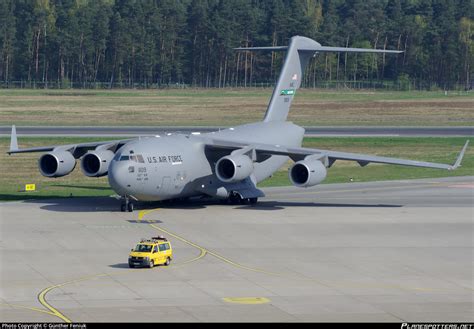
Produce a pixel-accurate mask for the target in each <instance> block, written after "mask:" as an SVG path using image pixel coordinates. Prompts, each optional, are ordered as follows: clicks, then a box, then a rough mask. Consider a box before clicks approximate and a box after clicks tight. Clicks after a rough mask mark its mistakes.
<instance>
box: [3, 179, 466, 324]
mask: <svg viewBox="0 0 474 329" xmlns="http://www.w3.org/2000/svg"><path fill="white" fill-rule="evenodd" d="M265 193H266V194H267V197H265V198H262V199H261V200H260V201H259V203H258V204H257V205H256V206H246V205H238V206H231V205H222V204H219V203H216V202H209V201H195V202H191V203H186V204H185V203H175V204H163V205H162V204H151V205H142V208H141V209H142V210H139V211H135V212H133V213H121V212H119V211H118V208H119V205H120V204H119V202H118V201H117V200H116V199H114V198H112V197H110V198H71V199H69V198H68V199H59V200H50V201H25V202H10V203H1V204H0V215H1V216H0V265H1V267H0V320H1V321H2V322H16V321H23V322H26V321H28V322H36V321H48V322H49V321H59V322H67V321H73V322H82V321H87V322H95V321H112V322H114V321H120V322H135V321H144V322H149V321H150V322H167V321H179V322H185V321H193V322H194V321H202V322H206V321H238V322H242V321H264V322H273V321H278V322H280V321H292V322H295V321H296V322H299V321H316V322H321V321H324V322H325V321H337V322H344V321H350V322H353V321H369V322H370V321H390V322H473V321H474V308H473V304H474V298H473V296H474V294H473V289H474V276H473V270H474V262H473V247H474V237H473V234H474V230H473V219H474V213H473V200H474V177H472V176H470V177H457V178H442V179H441V178H440V179H423V180H407V181H392V182H376V183H347V184H331V185H320V186H316V187H314V188H308V189H297V188H293V187H285V188H268V189H265ZM157 234H161V235H164V236H166V237H167V238H169V239H170V241H171V243H172V246H173V248H174V259H173V262H172V265H171V266H170V267H164V266H158V267H155V268H153V269H130V268H128V265H127V256H128V253H129V251H130V248H132V247H133V246H134V244H135V243H136V242H137V241H139V239H140V238H143V237H151V236H156V235H157Z"/></svg>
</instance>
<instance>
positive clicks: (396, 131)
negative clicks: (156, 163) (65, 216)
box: [0, 126, 474, 137]
mask: <svg viewBox="0 0 474 329" xmlns="http://www.w3.org/2000/svg"><path fill="white" fill-rule="evenodd" d="M219 129H224V128H222V127H209V126H196V127H188V126H176V127H39V126H38V127H26V126H24V127H17V134H18V136H31V137H33V136H38V137H40V136H58V137H63V136H89V137H100V136H111V137H112V136H123V137H125V136H145V135H157V134H166V133H173V132H180V133H186V134H190V133H192V132H201V133H206V132H211V131H217V130H219ZM305 129H306V136H308V137H311V136H405V137H417V136H418V137H421V136H425V137H435V136H438V137H441V136H444V137H446V136H451V137H455V136H474V129H473V127H469V126H466V127H305ZM10 132H11V127H10V126H0V136H3V137H6V136H10Z"/></svg>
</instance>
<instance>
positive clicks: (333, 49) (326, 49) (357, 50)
mask: <svg viewBox="0 0 474 329" xmlns="http://www.w3.org/2000/svg"><path fill="white" fill-rule="evenodd" d="M299 50H300V51H316V52H321V53H327V52H344V53H382V54H383V53H385V54H400V53H403V51H400V50H384V49H368V48H346V47H325V46H321V47H318V48H313V49H299Z"/></svg>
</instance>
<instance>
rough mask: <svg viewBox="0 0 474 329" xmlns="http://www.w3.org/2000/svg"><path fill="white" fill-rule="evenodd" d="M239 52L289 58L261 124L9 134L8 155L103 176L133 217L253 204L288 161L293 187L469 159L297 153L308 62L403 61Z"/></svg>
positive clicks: (303, 42)
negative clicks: (375, 166)
mask: <svg viewBox="0 0 474 329" xmlns="http://www.w3.org/2000/svg"><path fill="white" fill-rule="evenodd" d="M236 49H237V50H240V51H249V50H250V51H253V50H267V51H286V57H285V61H284V64H283V68H282V70H281V73H280V76H279V79H278V83H277V85H276V87H275V89H274V91H273V95H272V97H271V99H270V103H269V104H268V108H267V111H266V113H265V117H264V119H263V121H262V122H256V123H250V124H245V125H241V126H237V127H235V128H229V129H225V130H221V131H216V132H212V133H206V134H199V133H192V134H189V135H183V134H167V135H166V136H153V137H149V136H148V137H139V138H134V139H127V140H115V141H106V142H94V143H81V144H71V145H59V146H45V147H37V148H25V149H20V148H18V143H17V138H16V130H15V126H13V127H12V136H11V144H10V151H9V152H8V154H14V153H25V152H47V153H45V154H43V155H42V156H41V157H40V158H39V161H38V166H39V170H40V172H41V174H42V175H44V176H46V177H61V176H65V175H67V174H69V173H71V172H72V170H73V169H74V167H75V166H76V160H77V159H80V165H81V169H82V172H83V173H84V174H85V175H86V176H88V177H101V176H104V175H107V176H108V180H109V183H110V186H111V187H112V189H113V190H114V191H115V192H116V193H117V194H118V195H120V196H121V199H122V205H121V210H122V211H133V207H134V203H133V202H134V201H160V200H168V199H176V198H186V197H193V196H210V197H215V198H220V199H228V200H229V201H230V202H231V203H232V204H237V203H249V204H254V203H256V202H257V200H258V198H259V197H263V196H264V193H263V192H262V191H261V190H260V189H258V188H257V186H256V185H257V183H258V182H261V181H263V180H264V179H267V178H269V177H270V176H271V175H272V174H273V173H274V172H275V171H277V170H278V169H279V168H280V167H282V166H283V165H284V164H285V163H286V162H287V161H288V159H289V158H290V159H291V160H293V161H294V162H295V163H294V164H293V166H292V167H291V168H290V170H289V179H290V181H291V183H293V184H294V185H295V186H298V187H309V186H314V185H317V184H320V183H321V182H322V181H323V180H324V179H325V178H326V174H327V169H328V168H330V167H331V166H332V165H333V164H334V162H335V161H336V160H349V161H356V162H358V163H359V165H361V166H366V165H367V164H369V163H371V162H374V163H386V164H396V165H404V166H414V167H427V168H438V169H447V170H454V169H456V168H457V167H459V165H460V163H461V160H462V158H463V155H464V152H465V151H466V148H467V144H468V141H467V142H466V144H465V145H464V147H463V149H462V151H461V152H460V154H459V156H458V158H457V160H456V161H455V163H454V164H453V165H447V164H439V163H431V162H423V161H413V160H404V159H397V158H388V157H380V156H373V155H366V154H355V153H347V152H337V151H330V150H321V149H309V148H302V147H301V143H302V140H303V136H304V132H305V131H304V129H303V128H302V127H299V126H297V125H295V124H293V123H292V122H289V121H286V119H287V116H288V111H289V109H290V106H291V103H292V101H293V98H294V96H295V92H296V90H297V89H298V88H299V87H300V85H301V80H302V78H303V74H304V71H305V68H306V66H307V64H308V62H309V60H310V59H311V58H312V57H314V56H315V55H317V54H318V53H323V52H361V53H362V52H363V53H366V52H367V53H395V54H396V53H400V52H399V51H393V50H378V49H360V48H339V47H325V46H321V45H320V44H319V43H318V42H316V41H314V40H311V39H309V38H305V37H301V36H294V37H292V38H291V40H290V44H289V46H287V47H286V46H285V47H254V48H236Z"/></svg>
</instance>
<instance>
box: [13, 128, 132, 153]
mask: <svg viewBox="0 0 474 329" xmlns="http://www.w3.org/2000/svg"><path fill="white" fill-rule="evenodd" d="M129 141H131V139H124V140H114V141H100V142H90V143H78V144H67V145H50V146H40V147H30V148H19V147H18V139H17V136H16V128H15V126H12V133H11V140H10V150H9V151H8V152H7V153H8V155H11V154H15V153H30V152H49V151H54V150H66V151H70V152H71V153H72V154H73V155H74V157H75V158H76V159H77V158H79V157H80V156H82V155H83V154H85V153H86V152H87V151H88V150H93V149H95V148H97V147H99V146H104V147H107V148H109V149H112V148H113V149H114V150H118V149H119V148H120V147H122V146H123V145H124V144H126V143H127V142H129Z"/></svg>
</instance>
